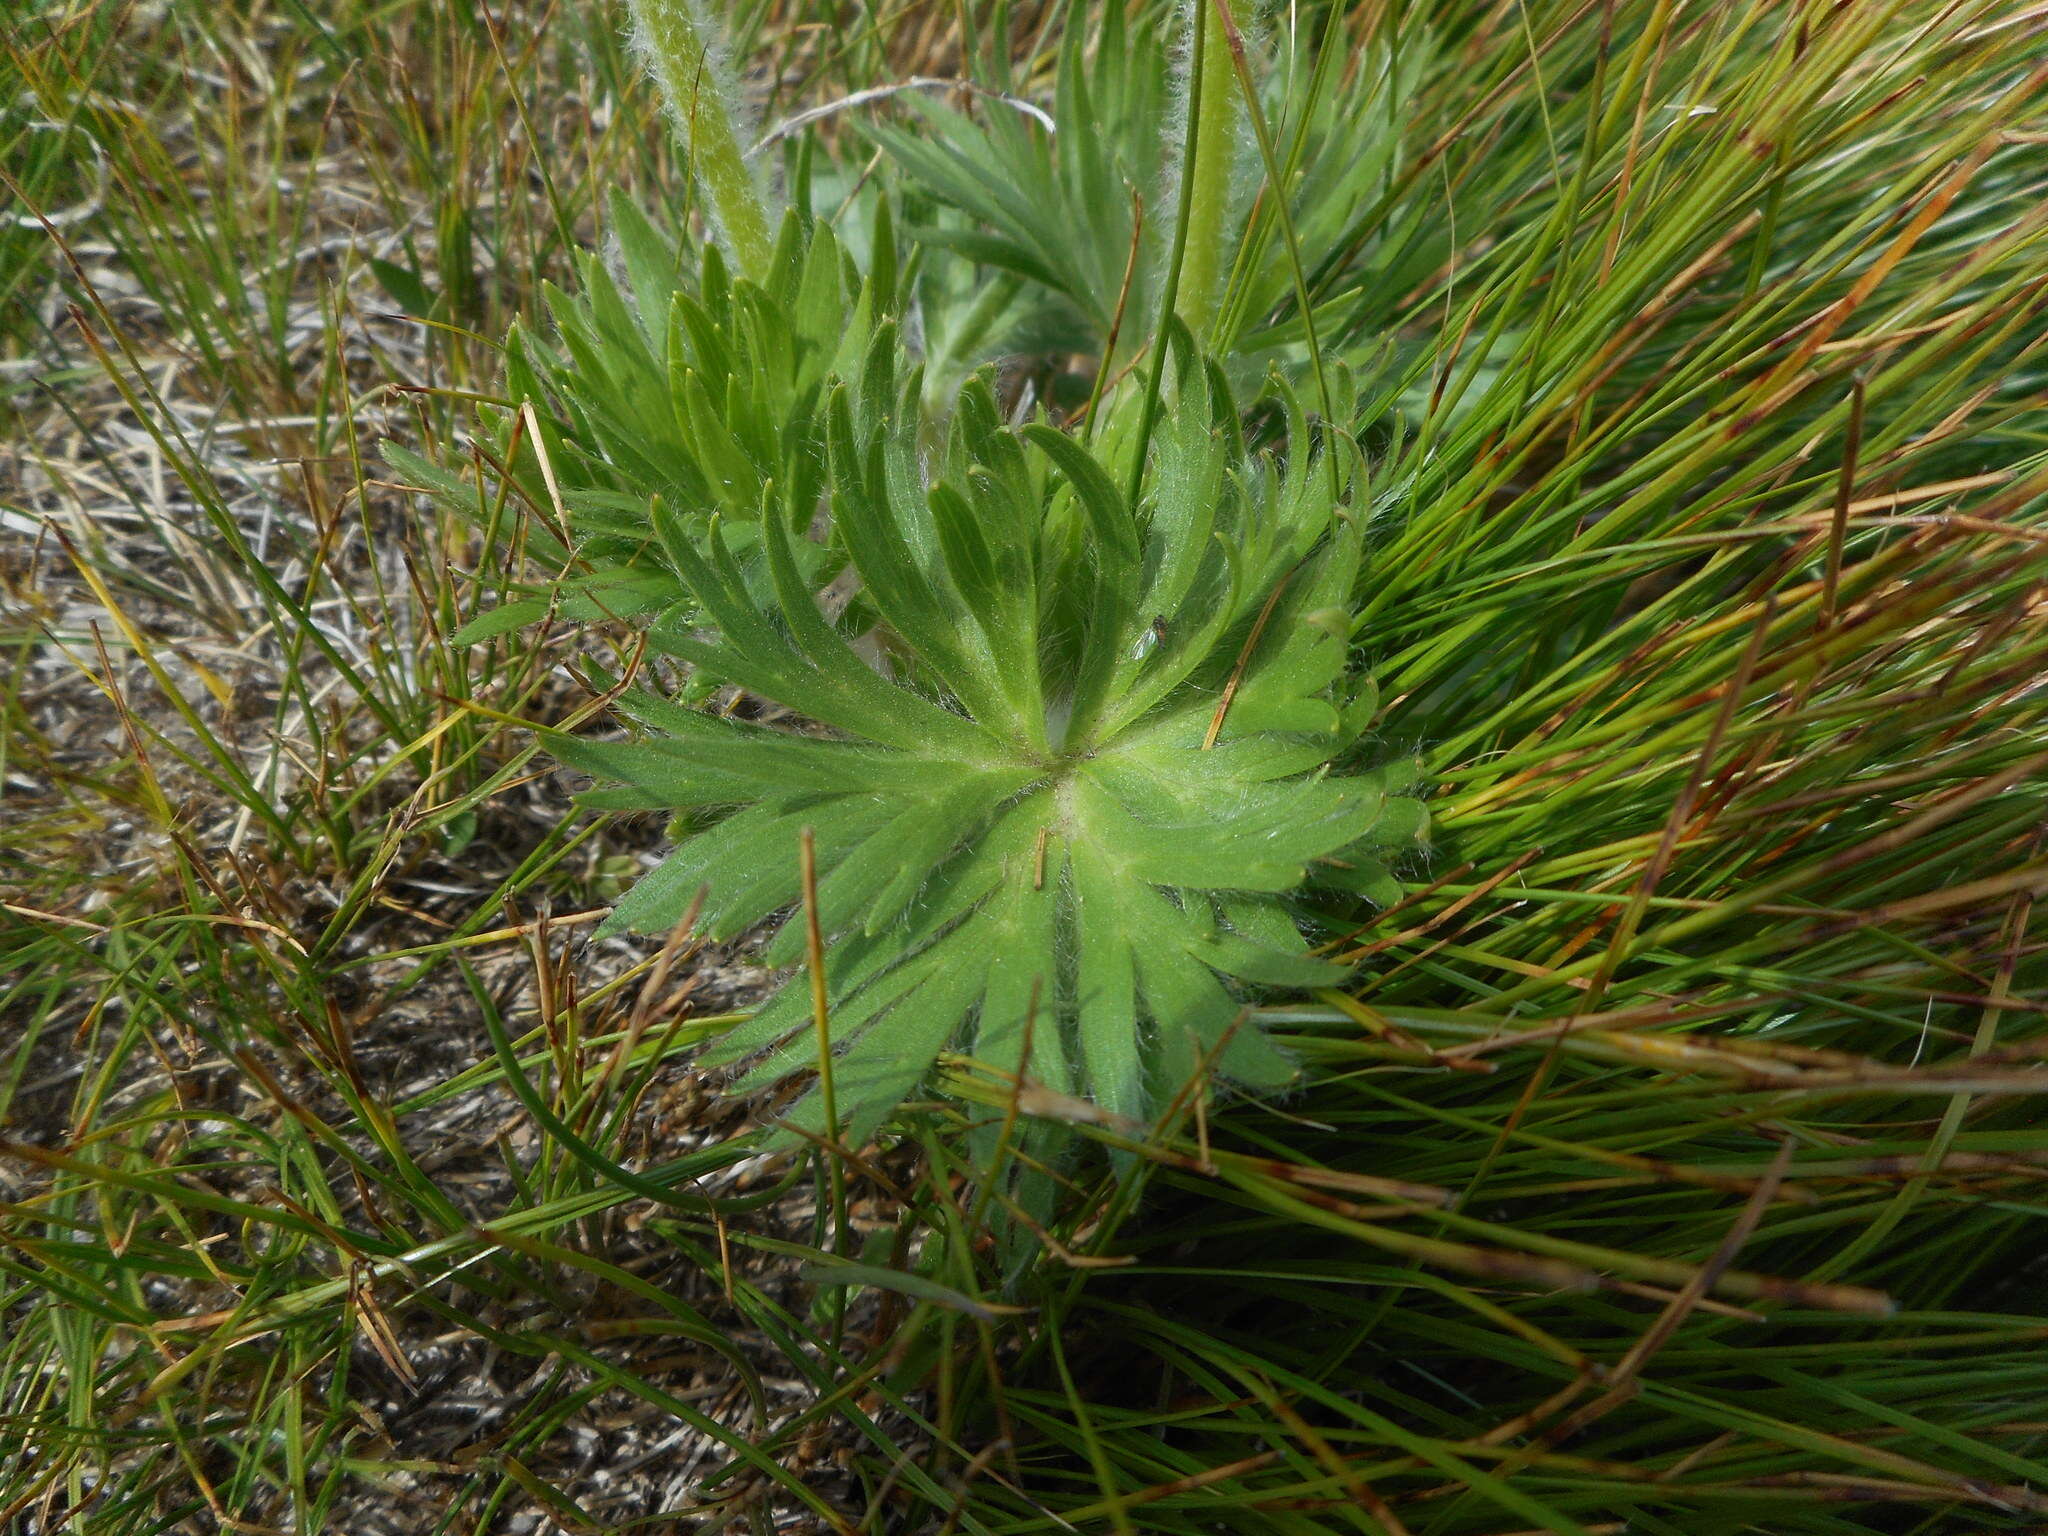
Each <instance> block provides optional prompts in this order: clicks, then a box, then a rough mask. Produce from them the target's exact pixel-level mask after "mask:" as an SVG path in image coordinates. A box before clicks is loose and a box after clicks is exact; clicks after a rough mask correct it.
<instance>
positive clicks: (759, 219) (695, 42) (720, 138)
mask: <svg viewBox="0 0 2048 1536" xmlns="http://www.w3.org/2000/svg"><path fill="white" fill-rule="evenodd" d="M626 9H627V10H628V11H629V12H630V13H631V14H632V17H633V38H634V43H635V45H636V46H637V47H638V48H639V50H640V53H641V54H642V56H643V57H644V58H645V59H646V61H647V68H648V71H649V73H651V74H652V75H653V76H654V80H655V84H656V85H657V86H659V87H660V89H661V93H662V96H663V98H664V99H665V100H666V101H667V103H668V109H669V112H670V113H671V114H672V115H673V116H674V118H675V121H676V126H677V127H678V128H679V129H680V130H681V131H682V135H683V144H684V147H685V149H686V150H687V151H688V153H689V157H690V168H691V170H692V172H693V173H694V174H695V175H696V177H697V180H698V182H699V184H700V185H701V186H702V187H703V189H704V198H705V201H706V203H707V204H708V205H709V212H710V215H711V226H712V231H713V233H714V234H715V235H716V236H717V237H718V240H719V243H720V244H721V245H723V246H724V247H725V250H726V254H727V255H729V256H730V257H731V258H732V261H733V264H734V266H735V267H737V268H738V270H739V271H740V272H742V273H743V274H745V275H746V276H748V277H751V278H754V279H756V280H758V279H760V278H761V277H762V276H763V275H764V274H765V273H766V272H767V270H768V262H769V258H770V256H771V254H772V253H773V251H774V249H775V239H774V234H773V229H772V226H771V222H770V218H769V210H768V205H767V199H766V197H765V196H764V194H763V192H762V189H761V186H760V183H759V182H758V181H756V180H755V178H754V173H753V170H752V169H751V168H750V167H749V166H748V164H747V161H746V156H745V154H744V152H743V151H742V149H741V142H742V139H743V136H744V134H743V125H744V124H745V122H746V113H745V111H744V110H743V108H742V106H741V104H740V97H739V88H738V83H737V82H736V81H735V80H734V79H733V78H732V74H731V71H730V70H729V69H728V68H727V67H726V62H725V58H724V53H723V49H722V48H721V46H720V38H719V34H718V23H717V20H716V18H715V17H713V16H712V14H711V12H710V8H709V7H708V6H707V5H706V4H704V3H703V0H626Z"/></svg>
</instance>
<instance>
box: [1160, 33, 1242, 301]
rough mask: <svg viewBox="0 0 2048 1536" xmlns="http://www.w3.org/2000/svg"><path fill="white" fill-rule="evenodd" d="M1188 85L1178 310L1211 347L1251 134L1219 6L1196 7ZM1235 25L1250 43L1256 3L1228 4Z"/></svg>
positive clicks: (1240, 34)
mask: <svg viewBox="0 0 2048 1536" xmlns="http://www.w3.org/2000/svg"><path fill="white" fill-rule="evenodd" d="M1188 3H1189V16H1188V29H1187V30H1188V77H1189V78H1188V83H1189V87H1190V90H1191V100H1190V102H1189V105H1188V110H1189V112H1190V113H1191V114H1192V119H1191V121H1189V122H1188V123H1187V124H1186V125H1185V131H1186V138H1185V140H1184V143H1183V146H1182V151H1181V152H1182V155H1183V157H1184V158H1183V162H1182V165H1181V175H1182V176H1183V177H1184V178H1186V181H1185V185H1184V187H1183V190H1182V200H1183V205H1184V206H1185V208H1186V210H1187V213H1186V217H1185V221H1184V224H1183V232H1184V241H1183V244H1184V251H1183V254H1182V257H1181V267H1180V283H1179V286H1178V288H1177V289H1176V290H1175V297H1174V311H1175V313H1176V314H1178V315H1179V316H1180V318H1181V320H1182V321H1183V322H1184V323H1185V324H1186V325H1187V327H1188V329H1189V330H1190V331H1192V332H1194V334H1195V338H1196V339H1197V340H1198V341H1200V340H1206V339H1207V337H1208V334H1209V331H1210V328H1211V327H1212V326H1213V325H1214V324H1215V319H1216V310H1217V306H1218V305H1219V304H1220V303H1221V302H1222V297H1223V295H1222V293H1221V292H1220V289H1221V286H1222V282H1223V273H1224V267H1225V256H1226V251H1227V247H1228V243H1229V236H1230V228H1231V220H1230V212H1231V206H1230V205H1231V200H1232V199H1231V194H1232V190H1233V188H1232V182H1233V180H1234V179H1235V178H1234V172H1235V171H1236V169H1237V159H1238V147H1239V145H1240V143H1241V142H1242V140H1243V137H1244V130H1245V122H1246V117H1245V103H1244V91H1243V88H1242V86H1241V85H1240V83H1239V81H1238V77H1237V69H1236V66H1235V65H1234V64H1233V62H1232V60H1231V50H1230V35H1229V29H1228V28H1226V27H1225V26H1224V23H1223V15H1222V12H1221V10H1220V9H1219V5H1218V0H1188ZM1227 3H1228V5H1229V7H1230V22H1231V26H1233V27H1235V28H1236V30H1237V33H1238V35H1239V37H1243V36H1244V34H1245V31H1246V28H1247V27H1248V26H1249V24H1250V19H1251V14H1252V7H1251V0H1227Z"/></svg>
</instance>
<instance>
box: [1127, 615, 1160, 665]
mask: <svg viewBox="0 0 2048 1536" xmlns="http://www.w3.org/2000/svg"><path fill="white" fill-rule="evenodd" d="M1165 638H1166V616H1165V615H1164V614H1159V613H1155V614H1153V615H1152V623H1151V626H1150V627H1149V628H1147V629H1146V631H1145V633H1143V634H1142V635H1140V636H1138V643H1137V644H1136V645H1134V646H1132V647H1131V660H1133V661H1143V660H1144V659H1145V658H1146V657H1147V656H1150V655H1151V654H1152V653H1153V652H1154V651H1156V650H1158V649H1159V642H1160V641H1162V640H1164V639H1165Z"/></svg>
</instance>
